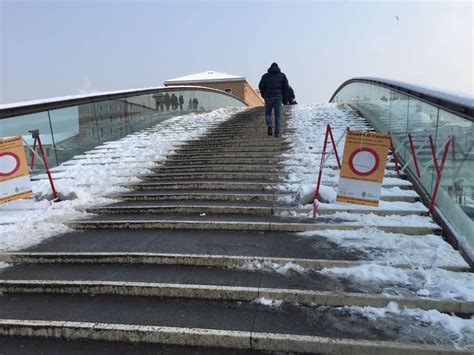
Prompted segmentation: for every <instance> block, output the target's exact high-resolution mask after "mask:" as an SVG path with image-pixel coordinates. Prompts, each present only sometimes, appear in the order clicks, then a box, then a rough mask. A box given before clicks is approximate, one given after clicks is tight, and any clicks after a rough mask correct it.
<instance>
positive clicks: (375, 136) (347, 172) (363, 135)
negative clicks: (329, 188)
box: [336, 131, 390, 207]
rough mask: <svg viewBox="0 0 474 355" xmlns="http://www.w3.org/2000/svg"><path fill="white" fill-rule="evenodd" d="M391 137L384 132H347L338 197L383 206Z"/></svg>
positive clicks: (361, 203)
mask: <svg viewBox="0 0 474 355" xmlns="http://www.w3.org/2000/svg"><path fill="white" fill-rule="evenodd" d="M389 147H390V136H389V135H388V134H383V133H373V132H356V131H351V132H348V133H347V136H346V143H345V145H344V155H343V158H342V167H341V176H340V178H339V186H338V190H337V198H336V200H337V201H339V202H346V203H353V204H358V205H367V206H375V207H377V206H378V205H379V200H380V190H381V188H382V182H383V177H384V173H385V165H386V164H387V155H388V148H389Z"/></svg>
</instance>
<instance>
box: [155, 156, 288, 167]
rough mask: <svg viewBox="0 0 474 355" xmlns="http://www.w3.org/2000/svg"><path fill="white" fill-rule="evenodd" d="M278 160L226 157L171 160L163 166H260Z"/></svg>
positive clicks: (277, 160)
mask: <svg viewBox="0 0 474 355" xmlns="http://www.w3.org/2000/svg"><path fill="white" fill-rule="evenodd" d="M280 161H281V159H280V158H273V157H272V158H270V157H263V158H262V157H256V158H254V157H243V158H242V157H239V158H238V157H228V158H217V157H213V158H179V159H177V158H171V159H168V160H166V161H165V164H164V166H191V165H206V164H219V165H225V164H246V165H251V164H254V165H260V164H269V163H271V164H274V165H276V164H278V163H279V162H280Z"/></svg>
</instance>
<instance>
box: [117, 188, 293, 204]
mask: <svg viewBox="0 0 474 355" xmlns="http://www.w3.org/2000/svg"><path fill="white" fill-rule="evenodd" d="M280 196H284V195H283V194H275V193H271V192H268V191H266V190H265V191H264V190H253V191H252V190H215V191H213V190H209V191H206V190H186V191H173V190H164V189H161V190H158V189H157V190H147V191H146V192H141V191H130V192H127V193H117V194H113V195H110V196H109V197H110V198H115V199H120V200H126V201H144V200H148V201H165V200H168V201H183V200H190V201H191V200H202V201H214V200H222V201H275V200H277V199H278V197H280Z"/></svg>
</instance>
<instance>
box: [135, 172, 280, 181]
mask: <svg viewBox="0 0 474 355" xmlns="http://www.w3.org/2000/svg"><path fill="white" fill-rule="evenodd" d="M285 175H286V174H284V173H279V172H257V173H255V172H244V171H241V172H226V171H222V172H206V171H203V172H169V173H163V172H160V173H154V174H140V175H137V177H138V178H139V179H140V180H144V181H161V180H170V179H174V180H194V179H197V180H203V179H206V180H207V179H210V180H242V179H252V180H255V179H258V180H265V181H273V182H274V181H279V180H281V179H282V178H283V177H284V176H285Z"/></svg>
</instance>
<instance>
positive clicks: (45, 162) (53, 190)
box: [30, 130, 58, 201]
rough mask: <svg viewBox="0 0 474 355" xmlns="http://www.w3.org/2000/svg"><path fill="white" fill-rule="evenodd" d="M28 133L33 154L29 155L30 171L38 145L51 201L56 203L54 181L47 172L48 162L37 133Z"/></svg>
mask: <svg viewBox="0 0 474 355" xmlns="http://www.w3.org/2000/svg"><path fill="white" fill-rule="evenodd" d="M30 132H31V136H32V137H33V138H34V142H33V154H32V155H31V169H33V165H34V162H35V154H34V153H35V152H36V144H38V147H39V149H40V153H41V158H42V160H43V165H44V168H45V170H46V174H47V175H48V179H49V184H50V185H51V191H52V192H53V201H57V200H58V193H57V191H56V188H55V186H54V181H53V177H52V176H51V172H50V171H49V167H48V161H47V159H46V155H45V154H44V149H43V145H42V144H41V139H40V136H39V131H38V130H34V131H30Z"/></svg>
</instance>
